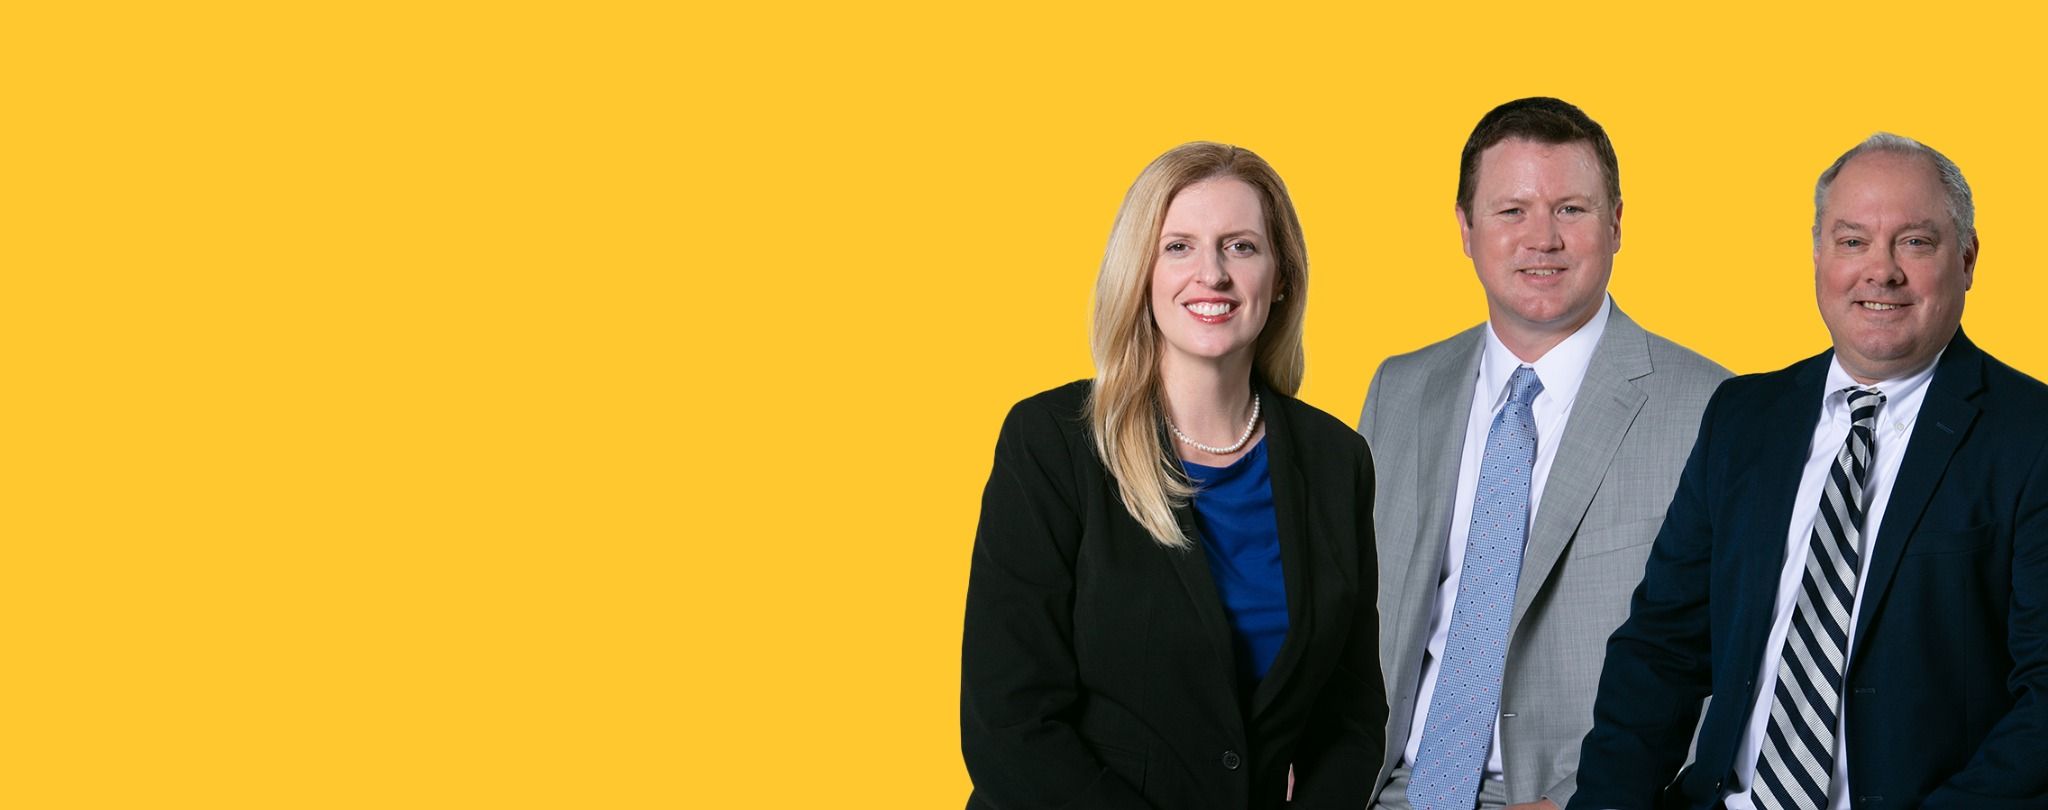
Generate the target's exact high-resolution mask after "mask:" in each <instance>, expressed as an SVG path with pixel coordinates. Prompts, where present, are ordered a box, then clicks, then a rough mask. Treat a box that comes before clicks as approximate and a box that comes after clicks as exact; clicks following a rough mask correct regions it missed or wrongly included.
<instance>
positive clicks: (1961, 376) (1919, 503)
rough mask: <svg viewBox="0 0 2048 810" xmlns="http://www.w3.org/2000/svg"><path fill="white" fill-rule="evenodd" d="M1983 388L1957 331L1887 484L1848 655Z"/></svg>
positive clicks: (1976, 363)
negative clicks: (1889, 490) (1888, 490)
mask: <svg viewBox="0 0 2048 810" xmlns="http://www.w3.org/2000/svg"><path fill="white" fill-rule="evenodd" d="M1983 387H1984V355H1983V353H1982V352H1980V351H1978V349H1977V347H1976V346H1975V345H1974V344H1972V343H1970V339H1969V338H1967V337H1964V336H1963V333H1962V331H1961V330H1957V331H1956V336H1955V338H1954V339H1952V340H1951V341H1950V342H1949V346H1948V351H1947V353H1946V354H1944V355H1943V356H1942V358H1941V365H1940V366H1939V367H1937V368H1936V369H1935V370H1934V379H1932V380H1929V381H1928V382H1927V396H1926V398H1925V399H1923V400H1921V401H1920V415H1919V416H1918V417H1916V418H1915V419H1914V422H1913V439H1912V441H1911V442H1909V443H1908V444H1907V446H1906V457H1905V458H1904V459H1903V460H1901V461H1900V463H1899V477H1898V478H1897V479H1896V480H1894V481H1893V482H1892V494H1891V500H1890V501H1889V503H1888V504H1887V505H1886V506H1885V509H1884V522H1883V523H1882V524H1881V525H1880V527H1879V528H1878V531H1877V537H1876V543H1875V544H1874V545H1873V546H1872V547H1869V548H1866V549H1865V551H1864V553H1866V554H1869V555H1871V556H1870V565H1869V567H1868V568H1866V569H1864V574H1863V577H1864V581H1863V594H1862V595H1861V596H1859V597H1857V598H1858V600H1859V601H1861V603H1862V608H1861V609H1860V611H1859V612H1858V617H1857V620H1856V635H1855V637H1854V638H1853V639H1851V640H1850V642H1849V648H1850V649H1851V650H1855V649H1859V648H1860V646H1861V645H1862V643H1863V636H1864V634H1866V633H1868V632H1869V630H1870V624H1871V621H1872V620H1873V619H1874V618H1875V617H1876V616H1877V614H1878V613H1879V612H1880V611H1882V610H1883V607H1884V596H1885V592H1886V591H1887V590H1888V589H1889V588H1890V587H1891V582H1892V575H1893V574H1895V573H1897V572H1898V570H1899V557H1900V556H1901V555H1902V554H1904V553H1905V550H1906V545H1907V544H1908V543H1910V542H1912V537H1913V530H1914V529H1915V528H1916V527H1918V526H1919V525H1920V517H1921V515H1922V514H1923V513H1925V512H1926V511H1927V501H1928V500H1929V499H1931V498H1933V497H1934V489H1935V487H1937V486H1940V484H1941V479H1942V477H1943V475H1944V474H1946V473H1947V472H1948V463H1949V460H1950V459H1951V458H1953V457H1954V456H1955V453H1956V448H1957V447H1960V446H1961V445H1962V443H1963V436H1964V435H1966V434H1968V433H1969V432H1970V426H1971V425H1972V424H1974V423H1975V422H1976V421H1977V415H1978V414H1979V413H1980V411H1979V410H1978V409H1977V406H1975V405H1972V404H1970V402H1969V400H1970V399H1971V398H1972V397H1974V396H1975V395H1976V394H1977V392H1978V391H1980V390H1982V389H1983ZM1858 658H1859V656H1855V655H1853V654H1852V655H1851V657H1850V659H1849V666H1850V667H1852V668H1853V667H1855V666H1856V661H1857V659H1858Z"/></svg>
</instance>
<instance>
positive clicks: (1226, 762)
mask: <svg viewBox="0 0 2048 810" xmlns="http://www.w3.org/2000/svg"><path fill="white" fill-rule="evenodd" d="M1243 764H1244V760H1243V759H1241V758H1239V757H1238V755H1237V752H1236V751H1224V752H1223V767H1224V769H1225V770H1232V771H1234V770H1237V766H1239V765H1243Z"/></svg>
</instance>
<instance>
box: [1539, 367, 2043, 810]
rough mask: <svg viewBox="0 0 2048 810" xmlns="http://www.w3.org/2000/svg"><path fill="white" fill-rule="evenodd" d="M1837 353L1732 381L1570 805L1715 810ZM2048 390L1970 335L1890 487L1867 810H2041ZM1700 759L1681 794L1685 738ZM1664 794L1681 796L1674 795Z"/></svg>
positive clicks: (1606, 696) (1860, 672)
mask: <svg viewBox="0 0 2048 810" xmlns="http://www.w3.org/2000/svg"><path fill="white" fill-rule="evenodd" d="M1828 358H1829V355H1827V354H1822V355H1820V356H1818V357H1814V358H1811V359H1808V360H1805V361H1802V362H1800V363H1798V364H1796V365H1793V366H1791V367H1790V368H1787V369H1784V370H1782V371H1777V372H1772V373H1770V374H1759V375H1752V376H1747V377H1738V378H1736V379H1733V380H1730V381H1728V382H1727V383H1725V384H1723V385H1722V386H1721V388H1720V390H1719V391H1717V392H1715V394H1714V398H1713V401H1712V402H1711V403H1710V404H1708V406H1707V412H1706V415H1705V417H1704V419H1703V422H1702V425H1701V427H1700V434H1699V442H1698V443H1697V444H1696V445H1695V446H1694V447H1693V452H1692V458H1691V459H1690V460H1689V461H1687V462H1686V466H1685V472H1684V474H1683V476H1682V477H1681V478H1680V480H1679V485H1678V494H1677V497H1676V499H1675V500H1674V501H1673V502H1672V504H1671V509H1670V511H1669V512H1668V513H1667V516H1666V518H1665V521H1664V528H1663V531H1662V532H1661V533H1659V534H1658V536H1657V541H1656V545H1655V546H1654V550H1653V551H1652V552H1651V553H1650V562H1649V566H1648V571H1647V573H1646V575H1645V576H1644V579H1643V584H1642V586H1641V587H1639V588H1637V589H1636V592H1635V597H1634V602H1633V603H1632V605H1631V613H1630V615H1629V619H1628V621H1627V623H1625V624H1623V625H1622V626H1621V629H1619V630H1617V631H1615V633H1614V635H1613V637H1612V638H1611V639H1609V641H1608V645H1607V661H1606V666H1605V669H1604V670H1603V671H1602V673H1601V680H1600V696H1599V698H1598V700H1597V701H1596V702H1595V703H1594V706H1593V717H1594V726H1593V730H1592V731H1591V732H1590V733H1588V734H1587V735H1586V741H1585V746H1584V749H1583V750H1582V752H1581V753H1580V755H1579V763H1580V770H1579V792H1578V793H1577V794H1576V795H1575V796H1573V798H1572V802H1571V806H1572V808H1574V810H1578V808H1647V807H1652V806H1663V807H1693V808H1706V807H1712V806H1715V805H1716V803H1718V802H1719V801H1720V798H1721V795H1722V794H1723V793H1725V792H1726V791H1728V790H1730V789H1731V786H1732V785H1734V784H1735V782H1734V759H1735V754H1736V748H1737V747H1738V745H1739V744H1740V742H1741V739H1742V733H1743V727H1744V725H1745V724H1746V723H1747V722H1748V719H1749V711H1750V707H1751V706H1752V705H1753V701H1754V699H1755V696H1756V695H1757V693H1758V690H1759V689H1769V688H1773V687H1774V685H1775V682H1765V683H1758V678H1757V671H1756V670H1757V667H1758V666H1759V665H1760V663H1761V661H1762V660H1763V654H1764V646H1765V644H1766V643H1767V638H1766V636H1767V635H1768V634H1769V632H1770V624H1771V610H1772V606H1773V599H1774V597H1775V596H1776V593H1777V589H1778V575H1779V570H1780V568H1781V567H1782V566H1783V564H1784V559H1785V529H1786V525H1787V524H1788V523H1789V522H1790V521H1791V515H1792V508H1793V506H1794V504H1793V498H1794V496H1795V490H1797V489H1798V486H1799V475H1800V471H1801V468H1802V467H1803V465H1804V464H1805V462H1806V454H1807V449H1808V447H1810V446H1811V445H1812V437H1813V427H1814V424H1815V422H1816V421H1817V420H1818V419H1819V414H1820V403H1821V395H1822V391H1821V386H1822V385H1824V384H1825V381H1826V378H1827V368H1828ZM2044 448H2048V387H2043V386H2042V385H2041V383H2039V382H2036V381H2035V380H2033V379H2031V378H2029V377H2027V376H2026V375H2024V374H2021V373H2020V372H2018V371H2015V370H2013V369H2012V368H2010V367H2008V366H2006V365H2005V364H2003V363H2000V362H1998V361H1997V360H1995V359H1993V358H1992V357H1990V356H1989V355H1986V354H1984V353H1983V352H1982V351H1980V350H1979V349H1978V348H1977V347H1976V346H1975V345H1973V344H1972V343H1970V341H1969V339H1968V338H1966V337H1964V336H1963V334H1962V333H1961V331H1958V332H1957V333H1956V336H1955V338H1954V339H1952V340H1951V341H1950V342H1949V345H1948V350H1947V352H1946V353H1944V354H1943V355H1942V357H1941V361H1940V365H1938V366H1937V367H1936V368H1935V371H1934V378H1933V380H1932V381H1931V382H1929V383H1928V390H1927V396H1926V399H1925V400H1923V402H1922V404H1921V406H1920V415H1919V418H1918V419H1917V420H1916V421H1915V423H1914V428H1913V438H1912V442H1911V443H1910V444H1909V445H1908V446H1907V448H1906V457H1905V459H1904V461H1903V463H1902V464H1901V466H1900V468H1899V475H1898V479H1897V480H1896V481H1895V482H1894V483H1893V484H1892V492H1891V503H1890V505H1889V506H1887V507H1886V508H1885V513H1884V522H1883V524H1882V525H1881V526H1880V528H1879V529H1878V533H1877V539H1876V547H1875V548H1873V549H1870V550H1868V551H1867V552H1866V553H1868V554H1871V555H1873V556H1872V557H1871V559H1870V563H1869V570H1868V572H1867V573H1866V574H1865V577H1864V584H1863V593H1862V595H1861V596H1860V597H1858V598H1859V599H1860V600H1861V603H1862V605H1861V607H1860V609H1859V610H1860V613H1859V615H1858V618H1857V622H1856V627H1855V630H1854V633H1855V636H1854V640H1853V641H1852V642H1851V653H1850V660H1849V669H1848V672H1847V673H1846V675H1845V679H1844V684H1843V707H1842V708H1843V711H1844V712H1845V713H1846V715H1847V718H1846V722H1847V726H1846V729H1845V735H1846V739H1847V742H1848V745H1849V759H1848V768H1849V774H1848V775H1849V795H1850V799H1851V802H1850V804H1851V806H1852V807H1855V808H1857V809H1858V810H1882V808H1913V807H1921V808H1928V809H1929V810H1935V808H1978V809H1980V810H1996V809H1997V808H2021V807H2029V808H2039V807H2044V806H2048V456H2044V454H2043V452H2044ZM1708 694H1712V695H1713V697H1714V700H1713V701H1712V702H1711V703H1710V704H1709V706H1708V708H1707V716H1706V722H1705V723H1704V724H1702V725H1701V726H1700V727H1699V742H1698V758H1697V761H1696V762H1694V764H1693V765H1692V766H1691V767H1690V768H1687V769H1686V771H1685V772H1684V773H1683V774H1680V775H1679V776H1678V778H1677V781H1676V782H1672V774H1673V773H1674V772H1676V771H1677V770H1678V766H1679V763H1680V761H1681V760H1683V759H1684V757H1685V753H1686V742H1687V741H1688V740H1689V739H1691V738H1692V734H1693V728H1694V722H1695V720H1696V719H1697V718H1698V717H1699V711H1700V699H1701V698H1702V697H1705V696H1707V695H1708ZM1667 783H1670V784H1669V786H1668V787H1667Z"/></svg>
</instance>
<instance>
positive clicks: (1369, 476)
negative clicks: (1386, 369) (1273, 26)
mask: <svg viewBox="0 0 2048 810" xmlns="http://www.w3.org/2000/svg"><path fill="white" fill-rule="evenodd" d="M1307 298H1308V259H1307V255H1306V251H1305V249H1304V247H1303V244H1302V237H1301V226H1300V224H1299V222H1298V221H1297V220H1296V218H1295V214H1294V206H1293V203H1292V202H1291V201H1289V199H1288V197H1287V189H1286V186H1285V185H1283V184H1282V183H1281V182H1280V178H1279V176H1278V175H1276V174H1275V173H1274V172H1273V169H1272V167H1270V166H1268V165H1267V164H1266V162H1265V161H1263V160H1261V159H1259V157H1258V156H1257V155H1254V154H1252V153H1251V152H1249V151H1246V150H1244V149H1239V148H1236V147H1231V146H1224V145H1220V144H1212V143H1191V144H1187V145H1184V146H1181V147H1178V148H1176V149H1174V150H1172V151H1170V152H1167V153H1166V154H1164V155H1161V156H1160V157H1159V158H1158V159H1157V160H1154V161H1153V162H1152V164H1151V165H1150V166H1148V167H1146V168H1145V171H1144V172H1143V173H1142V174H1140V175H1139V176H1138V180H1137V182H1136V183H1134V184H1132V186H1131V190H1130V193H1129V194H1128V195H1126V196H1125V198H1124V204H1123V208H1122V210H1121V211H1120V212H1118V214H1117V220H1116V226H1115V228H1114V230H1113V231H1112V232H1111V234H1110V241H1109V249H1108V251H1107V255H1106V256H1104V258H1103V262H1102V272H1101V275H1100V276H1099V277H1098V279H1097V282H1096V287H1095V324H1094V330H1093V344H1094V356H1095V368H1096V375H1095V378H1094V379H1093V380H1082V381H1079V382H1075V383H1072V384H1069V385H1066V386H1062V387H1060V388H1056V389H1053V390H1051V391H1047V392H1045V393H1042V394H1039V395H1037V396H1034V397H1031V398H1030V399H1026V400H1024V401H1023V402H1021V403H1018V404H1017V406H1016V407H1015V408H1014V409H1012V410H1011V412H1010V415H1009V417H1008V418H1007V420H1005V422H1004V424H1003V429H1002V435H1001V437H1000V438H999V439H998V440H997V443H996V458H995V469H994V472H993V473H991V474H990V476H989V482H988V488H987V490H986V491H985V492H984V494H983V497H982V511H981V525H980V528H979V530H978V531H977V532H976V534H975V540H974V560H973V572H972V574H971V575H970V577H969V582H968V589H967V621H966V631H965V643H964V645H963V648H964V649H963V654H962V656H961V659H962V660H961V688H960V692H961V696H960V724H961V749H962V752H963V754H964V756H965V758H966V762H967V770H968V773H969V775H970V776H971V777H972V778H973V780H974V793H973V795H971V796H970V797H969V798H968V801H967V805H968V807H969V808H1002V810H1012V809H1013V808H1038V807H1046V808H1051V807H1071V808H1173V809H1174V810H1181V809H1182V808H1231V809H1232V810H1237V809H1239V808H1279V807H1282V806H1292V807H1342V808H1346V810H1356V809H1357V808H1359V807H1363V806H1364V804H1365V801H1366V797H1367V795H1368V793H1369V792H1370V787H1371V781H1372V778H1373V775H1374V769H1375V767H1376V765H1377V763H1378V762H1379V761H1380V757H1381V752H1382V746H1383V745H1384V736H1383V735H1384V727H1385V722H1386V717H1387V707H1386V702H1385V697H1384V692H1383V690H1382V687H1381V680H1380V669H1379V662H1378V654H1377V650H1378V628H1379V622H1378V618H1377V614H1376V613H1375V607H1374V596H1375V592H1376V588H1375V583H1376V582H1377V579H1376V571H1375V567H1374V566H1375V555H1374V552H1373V543H1372V495H1373V472H1372V459H1371V456H1370V455H1369V454H1368V453H1367V451H1366V446H1365V441H1364V440H1363V439H1362V438H1360V437H1359V435H1358V434H1357V433H1355V432H1353V431H1352V430H1351V428H1350V427H1348V426H1346V425H1345V424H1344V423H1343V422H1340V421H1338V420H1336V419H1334V418H1332V417H1330V416H1329V415H1327V414H1324V413H1323V412H1321V411H1318V410H1316V409H1314V408H1311V407H1309V406H1308V405H1305V404H1303V403H1301V402H1300V401H1298V400H1296V399H1294V397H1293V394H1294V392H1295V391H1296V390H1297V389H1298V388H1299V387H1300V385H1301V376H1302V351H1301V334H1302V315H1303V312H1304V308H1305V305H1306V303H1307ZM1290 800H1291V801H1292V805H1287V802H1289V801H1290Z"/></svg>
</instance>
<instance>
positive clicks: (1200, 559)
mask: <svg viewBox="0 0 2048 810" xmlns="http://www.w3.org/2000/svg"><path fill="white" fill-rule="evenodd" d="M1159 432H1160V441H1161V442H1162V443H1163V446H1165V447H1167V448H1169V449H1170V448H1172V447H1173V446H1174V445H1173V441H1174V440H1173V438H1172V437H1171V436H1169V435H1166V429H1165V426H1164V425H1162V426H1161V427H1160V431H1159ZM1267 438H1268V439H1269V440H1270V439H1271V436H1268V437H1267ZM1168 455H1169V457H1172V458H1174V459H1175V461H1174V466H1175V467H1176V468H1178V467H1179V466H1180V462H1179V457H1178V456H1177V455H1175V454H1173V453H1171V452H1169V453H1168ZM1186 472H1187V471H1186V470H1181V474H1183V475H1185V474H1186ZM1276 500H1277V498H1276ZM1173 517H1174V520H1175V521H1177V522H1178V523H1180V531H1181V534H1182V535H1184V536H1186V537H1188V538H1189V539H1190V540H1193V541H1194V543H1193V545H1191V546H1190V547H1188V548H1186V549H1184V550H1178V551H1176V550H1174V549H1170V548H1162V549H1160V551H1161V552H1162V553H1164V554H1165V555H1166V558H1167V559H1168V560H1170V561H1172V563H1173V572H1174V573H1175V574H1176V575H1178V576H1179V578H1180V584H1181V587H1182V589H1183V590H1185V591H1187V595H1188V602H1189V603H1191V605H1192V606H1193V607H1194V610H1195V618H1196V620H1197V621H1198V622H1199V623H1200V624H1201V626H1202V635H1203V636H1206V637H1207V638H1208V639H1209V646H1210V647H1211V648H1212V649H1214V650H1215V651H1216V659H1215V660H1218V661H1222V662H1224V666H1223V667H1222V668H1221V670H1222V676H1223V682H1224V684H1226V685H1227V686H1228V687H1229V694H1231V695H1236V694H1238V684H1237V664H1236V661H1237V652H1236V650H1235V649H1234V648H1233V645H1232V644H1231V641H1230V617H1229V616H1226V615H1225V614H1224V613H1223V596H1222V594H1221V593H1220V592H1218V591H1217V590H1216V581H1215V578H1213V577H1211V576H1210V575H1209V556H1208V555H1209V553H1208V552H1207V551H1205V550H1204V549H1203V541H1202V532H1201V528H1200V527H1199V526H1197V525H1196V521H1195V508H1194V506H1193V505H1192V504H1182V505H1180V506H1178V507H1175V508H1174V510H1173ZM1147 539H1148V540H1149V539H1150V538H1149V537H1148V538H1147ZM1283 564H1284V563H1283ZM1233 703H1235V701H1234V700H1233Z"/></svg>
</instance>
